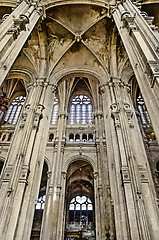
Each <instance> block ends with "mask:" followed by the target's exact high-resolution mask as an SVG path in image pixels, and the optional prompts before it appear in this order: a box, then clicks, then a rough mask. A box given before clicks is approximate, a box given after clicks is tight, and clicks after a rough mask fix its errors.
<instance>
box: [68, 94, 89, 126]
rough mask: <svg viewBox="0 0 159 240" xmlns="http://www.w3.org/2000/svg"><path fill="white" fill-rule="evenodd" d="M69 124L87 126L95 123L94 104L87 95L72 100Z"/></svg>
mask: <svg viewBox="0 0 159 240" xmlns="http://www.w3.org/2000/svg"><path fill="white" fill-rule="evenodd" d="M69 122H70V124H86V123H92V122H93V108H92V103H91V100H90V99H89V98H88V97H87V96H86V95H82V94H81V95H77V96H75V97H74V98H73V99H72V101H71V105H70V114H69Z"/></svg>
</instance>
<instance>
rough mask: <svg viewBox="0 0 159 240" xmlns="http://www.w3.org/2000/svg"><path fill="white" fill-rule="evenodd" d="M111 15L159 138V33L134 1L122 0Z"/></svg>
mask: <svg viewBox="0 0 159 240" xmlns="http://www.w3.org/2000/svg"><path fill="white" fill-rule="evenodd" d="M112 16H113V18H114V21H115V24H116V26H117V29H118V31H119V34H120V36H121V39H122V41H123V44H124V47H125V49H126V52H127V54H128V57H129V60H130V63H131V65H132V68H133V70H134V73H135V76H136V79H137V81H138V84H139V87H140V89H141V93H142V96H143V98H144V101H145V103H146V106H147V109H148V112H149V114H150V117H151V121H152V124H153V127H154V131H155V133H156V137H157V139H158V141H159V125H158V114H159V94H158V87H159V70H158V69H159V68H158V63H159V53H158V48H159V40H158V39H159V33H158V31H156V30H155V28H154V27H153V25H152V19H151V21H150V19H149V18H147V16H145V13H144V14H142V12H141V11H140V10H139V9H138V8H137V6H136V5H135V4H134V3H132V1H131V0H126V1H119V2H117V5H116V6H115V7H114V8H113V10H112Z"/></svg>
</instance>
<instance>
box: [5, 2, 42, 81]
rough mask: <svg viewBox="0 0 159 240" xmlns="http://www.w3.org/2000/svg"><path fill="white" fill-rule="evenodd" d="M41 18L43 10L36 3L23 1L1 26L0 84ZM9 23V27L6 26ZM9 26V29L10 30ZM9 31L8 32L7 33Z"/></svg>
mask: <svg viewBox="0 0 159 240" xmlns="http://www.w3.org/2000/svg"><path fill="white" fill-rule="evenodd" d="M13 16H14V17H13ZM40 16H41V8H39V7H37V5H36V3H30V4H28V1H23V2H22V3H21V4H20V5H19V7H18V8H16V9H15V10H14V11H13V13H12V14H11V18H10V17H9V18H8V19H7V20H6V21H5V22H4V23H3V24H2V25H1V26H0V31H2V35H1V38H0V75H1V76H2V77H1V79H0V84H2V82H3V81H4V79H5V78H6V76H7V74H8V73H9V71H10V68H11V67H12V65H13V63H14V61H15V60H16V58H17V57H18V54H19V53H20V51H21V50H22V48H23V46H24V44H25V42H26V40H27V39H28V37H29V36H30V34H31V32H32V30H33V29H34V27H35V25H36V23H37V22H38V20H39V18H40ZM7 23H8V25H6V24H7ZM8 26H9V28H8ZM6 29H7V31H6Z"/></svg>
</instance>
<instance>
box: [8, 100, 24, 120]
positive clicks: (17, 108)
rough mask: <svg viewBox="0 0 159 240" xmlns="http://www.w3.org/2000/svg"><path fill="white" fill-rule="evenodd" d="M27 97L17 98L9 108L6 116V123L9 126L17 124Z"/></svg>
mask: <svg viewBox="0 0 159 240" xmlns="http://www.w3.org/2000/svg"><path fill="white" fill-rule="evenodd" d="M25 99H26V97H24V96H19V97H16V98H15V99H14V100H13V101H12V103H11V105H10V106H9V108H8V111H7V114H6V116H5V119H4V122H5V123H9V124H16V123H17V120H18V117H19V115H20V112H21V109H22V106H23V105H24V102H25Z"/></svg>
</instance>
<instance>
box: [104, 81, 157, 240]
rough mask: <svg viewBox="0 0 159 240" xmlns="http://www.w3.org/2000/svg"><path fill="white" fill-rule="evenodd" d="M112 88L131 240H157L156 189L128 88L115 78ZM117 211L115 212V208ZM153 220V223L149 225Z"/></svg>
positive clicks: (113, 114)
mask: <svg viewBox="0 0 159 240" xmlns="http://www.w3.org/2000/svg"><path fill="white" fill-rule="evenodd" d="M109 85H110V84H109ZM111 86H112V91H111V95H112V96H113V97H112V99H113V100H114V103H113V104H112V105H111V109H112V117H113V119H114V126H115V133H116V140H117V144H118V147H117V151H118V154H119V159H118V161H119V162H118V165H117V162H116V165H117V166H116V171H117V172H119V175H120V182H121V183H122V184H121V186H120V188H119V189H118V190H119V192H122V195H123V196H124V198H123V200H124V201H125V207H126V211H127V221H126V224H127V225H128V227H129V229H130V230H129V231H130V232H129V233H128V239H129V237H131V239H134V240H136V239H148V240H150V239H156V240H157V236H158V231H159V227H158V225H157V222H158V215H157V213H156V212H157V203H156V201H155V200H154V199H155V194H154V186H153V182H152V178H151V173H150V170H149V167H148V160H147V157H146V152H145V149H144V145H143V141H142V136H141V133H140V130H139V126H138V122H137V119H136V115H135V112H134V108H133V106H132V101H131V98H130V95H129V93H128V86H127V85H126V84H124V83H123V82H122V81H121V79H120V78H112V79H111ZM108 151H109V150H108ZM116 177H117V174H116ZM146 189H147V192H146ZM120 204H121V203H120ZM114 207H115V211H116V206H115V204H114ZM119 207H120V206H119ZM152 216H153V220H152V219H151V221H149V219H150V218H152ZM116 217H117V216H116ZM116 221H117V219H116ZM152 222H153V224H152ZM119 239H120V238H119Z"/></svg>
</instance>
